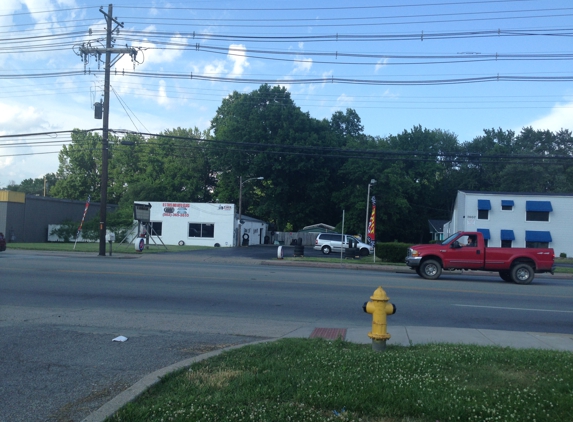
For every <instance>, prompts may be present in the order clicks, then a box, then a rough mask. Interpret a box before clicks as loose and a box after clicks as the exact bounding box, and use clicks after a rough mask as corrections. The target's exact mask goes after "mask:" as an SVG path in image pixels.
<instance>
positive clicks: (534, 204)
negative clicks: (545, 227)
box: [525, 201, 553, 221]
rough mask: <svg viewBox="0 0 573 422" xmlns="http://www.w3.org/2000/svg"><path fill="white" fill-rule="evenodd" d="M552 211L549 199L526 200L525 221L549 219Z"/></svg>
mask: <svg viewBox="0 0 573 422" xmlns="http://www.w3.org/2000/svg"><path fill="white" fill-rule="evenodd" d="M552 211H553V207H552V206H551V202H549V201H526V202H525V212H526V215H525V221H549V213H550V212H552Z"/></svg>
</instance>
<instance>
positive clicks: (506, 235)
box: [499, 230, 515, 248]
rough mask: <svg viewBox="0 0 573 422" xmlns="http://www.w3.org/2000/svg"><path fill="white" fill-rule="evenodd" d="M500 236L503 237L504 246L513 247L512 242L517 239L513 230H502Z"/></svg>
mask: <svg viewBox="0 0 573 422" xmlns="http://www.w3.org/2000/svg"><path fill="white" fill-rule="evenodd" d="M499 237H500V239H501V247H502V248H511V244H512V242H513V241H514V240H515V234H513V230H501V232H500V233H499Z"/></svg>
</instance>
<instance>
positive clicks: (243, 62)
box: [227, 44, 249, 77]
mask: <svg viewBox="0 0 573 422" xmlns="http://www.w3.org/2000/svg"><path fill="white" fill-rule="evenodd" d="M246 53H247V49H246V47H245V46H244V45H242V44H231V45H230V46H229V52H228V53H227V58H228V59H229V60H231V61H232V62H233V70H232V71H231V73H230V74H229V76H231V77H238V76H241V75H242V74H243V72H244V71H245V68H246V67H249V62H248V61H247V55H246Z"/></svg>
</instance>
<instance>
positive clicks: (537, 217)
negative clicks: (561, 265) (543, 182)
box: [444, 191, 573, 256]
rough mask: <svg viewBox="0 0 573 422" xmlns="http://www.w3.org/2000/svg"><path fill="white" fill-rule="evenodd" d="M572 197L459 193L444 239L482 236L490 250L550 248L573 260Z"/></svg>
mask: <svg viewBox="0 0 573 422" xmlns="http://www.w3.org/2000/svg"><path fill="white" fill-rule="evenodd" d="M572 211H573V194H536V193H505V192H469V191H458V195H457V197H456V202H455V204H454V209H453V212H452V219H451V221H449V222H448V223H446V224H444V236H446V237H447V236H449V235H451V234H454V233H456V232H458V231H479V232H482V233H483V235H484V238H485V239H486V241H487V246H489V247H514V248H524V247H549V248H553V249H554V251H555V255H556V256H559V254H561V253H566V254H567V256H573V242H572V241H571V238H572V237H573V221H572V218H571V217H572Z"/></svg>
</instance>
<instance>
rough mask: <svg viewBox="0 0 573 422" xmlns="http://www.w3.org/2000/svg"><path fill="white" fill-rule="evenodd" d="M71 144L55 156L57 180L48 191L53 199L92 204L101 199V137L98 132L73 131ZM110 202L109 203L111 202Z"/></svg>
mask: <svg viewBox="0 0 573 422" xmlns="http://www.w3.org/2000/svg"><path fill="white" fill-rule="evenodd" d="M71 137H72V142H71V144H69V145H64V146H63V147H62V150H61V151H60V153H59V155H58V160H59V162H60V165H59V167H58V173H57V176H58V181H57V182H56V184H55V186H54V187H53V188H52V190H51V194H52V195H53V196H54V197H56V198H66V199H77V200H85V199H86V198H87V197H88V195H90V196H91V199H92V201H94V202H99V200H100V197H101V189H100V186H101V145H102V144H101V136H100V135H99V134H97V133H90V132H82V131H80V130H74V131H73V132H72V136H71ZM110 202H111V201H110Z"/></svg>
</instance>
